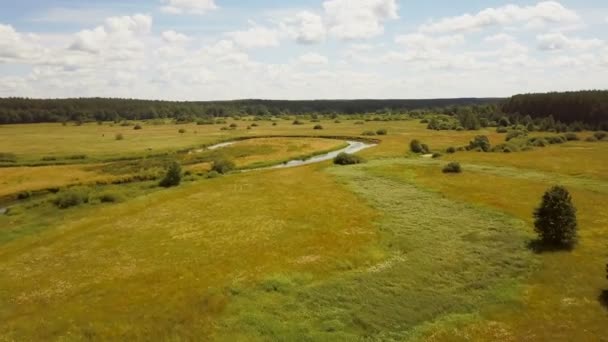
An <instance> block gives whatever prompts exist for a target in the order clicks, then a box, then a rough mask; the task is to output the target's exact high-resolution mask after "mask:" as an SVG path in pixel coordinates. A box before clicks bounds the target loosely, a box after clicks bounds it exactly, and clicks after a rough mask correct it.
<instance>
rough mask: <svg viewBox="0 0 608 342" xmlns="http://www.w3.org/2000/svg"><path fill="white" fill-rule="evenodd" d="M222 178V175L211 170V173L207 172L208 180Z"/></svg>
mask: <svg viewBox="0 0 608 342" xmlns="http://www.w3.org/2000/svg"><path fill="white" fill-rule="evenodd" d="M219 176H221V174H220V173H219V172H217V171H215V170H211V171H209V172H207V175H206V176H205V177H206V178H209V179H212V178H217V177H219Z"/></svg>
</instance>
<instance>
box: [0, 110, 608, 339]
mask: <svg viewBox="0 0 608 342" xmlns="http://www.w3.org/2000/svg"><path fill="white" fill-rule="evenodd" d="M232 122H234V121H232V120H230V121H229V122H228V124H230V123H232ZM236 123H237V124H238V126H239V127H238V129H237V130H235V131H220V127H222V126H223V125H210V126H197V125H170V124H167V125H158V126H155V125H151V124H146V123H144V125H143V129H142V130H140V131H132V130H131V127H119V126H113V127H110V126H109V125H108V124H107V123H106V124H104V125H103V126H98V125H97V124H86V125H84V126H61V125H59V124H52V125H51V124H41V125H38V124H36V125H16V126H2V127H0V132H1V133H2V134H0V146H2V151H0V152H11V153H15V154H16V155H17V156H18V158H19V162H28V161H36V160H39V159H40V158H42V157H44V156H51V155H52V156H69V155H75V154H86V155H87V157H88V158H87V159H85V160H78V161H73V163H74V164H72V165H63V166H41V167H31V168H26V167H7V168H0V185H2V188H0V197H2V196H6V195H10V194H16V193H18V192H21V191H31V190H36V189H47V188H52V187H64V186H67V185H73V184H80V183H83V184H88V183H94V182H97V181H108V180H113V179H117V178H120V177H126V176H129V175H137V174H144V173H146V172H149V171H150V170H157V169H162V167H161V166H163V165H164V164H163V163H164V162H165V159H158V160H157V159H154V158H166V159H167V160H170V159H172V158H174V157H175V158H177V159H178V160H180V161H181V162H183V163H185V164H188V163H189V162H190V161H200V163H195V164H191V165H185V166H184V169H185V170H189V171H194V174H193V175H190V176H187V177H185V178H184V180H183V182H182V184H181V185H180V186H179V187H176V188H171V189H161V188H159V187H157V186H156V184H157V181H154V182H152V181H150V182H140V183H137V182H135V183H131V184H122V185H113V186H105V185H99V186H97V187H94V188H93V187H91V193H92V194H93V195H92V196H91V198H94V199H95V198H98V195H99V194H102V193H104V192H118V193H121V194H123V195H124V197H125V198H124V200H123V201H120V202H116V203H100V201H98V200H94V201H91V203H88V204H81V205H80V206H76V207H72V208H70V209H65V210H60V209H58V208H56V207H55V206H54V205H53V203H52V201H53V200H54V199H55V198H56V196H59V195H61V194H62V192H63V190H61V191H60V192H59V194H57V195H55V194H46V195H42V196H40V197H35V198H30V199H25V200H20V201H15V202H12V203H9V204H10V206H11V208H10V211H9V212H8V214H6V215H0V274H2V276H0V341H4V340H7V341H11V340H17V341H21V340H45V341H46V340H142V341H143V340H175V341H180V340H226V341H228V340H229V341H235V340H236V341H240V340H242V341H251V340H254V341H267V340H286V341H287V340H289V341H292V340H315V341H316V340H332V341H334V340H335V341H352V340H357V339H362V338H363V339H370V340H399V341H401V340H412V341H417V340H424V341H427V340H430V341H526V340H531V341H532V340H533V341H536V340H551V341H597V340H601V338H603V336H604V334H605V332H606V326H607V325H606V310H607V309H606V308H605V307H603V306H602V302H601V300H600V297H601V296H602V293H603V291H606V290H608V282H607V281H606V279H605V271H604V266H605V264H606V263H607V262H608V260H607V254H606V246H608V231H607V229H608V212H607V211H606V210H605V209H604V204H605V203H606V202H607V201H608V143H606V142H584V141H573V142H568V143H565V144H561V145H551V146H548V147H545V148H535V149H533V150H532V151H527V152H517V153H510V154H506V153H478V152H457V153H455V154H450V155H448V154H444V156H443V157H441V158H439V159H426V158H421V157H420V156H417V155H413V154H410V153H409V142H410V140H411V139H419V140H421V141H422V142H423V143H426V144H428V145H429V146H430V147H431V149H433V150H435V151H441V152H443V150H445V149H446V148H447V147H450V146H455V147H458V146H463V145H466V144H468V142H469V141H470V140H471V139H472V138H473V137H474V136H475V135H480V134H484V135H487V136H488V137H489V138H490V140H491V142H492V144H498V143H501V142H503V140H504V134H497V133H495V131H494V129H487V130H481V131H463V132H456V131H430V130H427V129H426V128H425V126H426V125H424V124H420V123H419V122H418V121H417V120H410V121H392V122H377V121H370V122H365V124H363V125H360V124H355V121H354V120H342V122H341V123H334V122H333V120H332V121H328V120H324V121H322V122H321V124H322V125H323V127H324V129H323V130H320V131H318V130H313V128H312V127H313V126H314V125H315V124H316V123H311V122H307V123H306V124H305V125H302V126H298V125H292V124H291V121H286V120H281V121H278V124H277V125H276V126H272V123H271V122H265V121H262V122H257V123H258V124H259V126H258V127H253V128H252V129H250V130H247V129H246V127H247V126H248V125H250V124H252V123H253V121H236ZM180 128H185V129H186V133H183V134H180V133H178V129H180ZM380 128H386V129H388V131H389V134H388V135H386V136H373V137H372V138H374V139H378V140H379V141H380V143H379V144H378V146H376V147H374V148H370V149H367V150H364V151H362V152H361V153H360V155H361V156H363V157H364V158H365V159H367V163H365V164H361V165H357V166H346V167H339V166H334V165H331V162H323V163H319V164H314V165H309V166H304V167H297V168H292V169H279V170H263V171H251V172H245V173H233V174H228V175H224V176H220V177H218V178H213V179H207V178H206V176H205V175H206V172H205V171H207V170H208V169H209V167H210V165H211V164H210V162H208V161H207V160H203V159H196V158H199V157H201V156H207V157H209V156H215V154H213V153H216V154H217V156H222V157H225V158H228V159H230V160H232V161H234V162H235V163H236V165H237V166H238V167H240V168H247V167H252V166H256V165H271V164H274V163H280V162H283V161H285V160H288V159H291V158H298V157H302V156H306V155H310V154H314V153H318V152H320V151H329V150H335V149H337V148H340V147H341V146H342V145H343V144H344V141H343V140H344V139H342V140H340V139H337V140H332V139H319V138H314V137H317V136H327V137H336V136H339V137H348V136H351V137H355V136H360V135H361V133H362V132H363V131H368V130H371V131H375V130H377V129H380ZM195 131H196V133H195ZM118 132H123V133H124V138H125V139H124V140H120V141H118V140H115V138H114V135H115V134H116V133H118ZM535 134H538V135H542V133H535ZM589 134H590V133H589V132H586V133H582V134H579V136H581V137H585V136H588V135H589ZM102 135H105V136H102ZM255 136H261V137H263V138H258V139H254V140H244V141H239V142H237V143H235V144H234V145H232V146H228V147H225V148H223V149H221V150H218V151H217V152H212V153H210V152H209V151H203V152H197V151H193V152H192V153H190V154H187V153H182V154H173V152H176V151H177V150H186V149H191V148H194V149H196V148H200V147H201V146H203V145H210V144H213V143H217V142H219V141H225V140H228V139H231V138H242V137H255ZM268 136H276V137H275V138H268ZM285 136H308V137H309V138H301V137H298V138H286V137H285ZM150 149H151V150H150ZM161 151H163V152H171V154H169V155H168V156H162V157H149V158H142V159H138V158H137V157H138V156H144V155H152V154H154V153H157V152H161ZM205 153H208V154H209V155H206V154H205ZM118 157H129V158H132V159H133V160H127V161H116V162H108V161H106V162H103V163H100V162H99V161H100V160H107V159H114V158H118ZM180 158H181V159H180ZM452 160H453V161H459V162H460V163H461V164H462V167H463V170H464V171H463V173H462V174H457V175H446V174H443V173H442V172H441V169H442V166H443V165H444V164H446V163H447V162H448V161H452ZM197 173H200V175H198V174H197ZM554 184H563V185H565V186H566V187H567V188H568V189H569V190H570V192H571V193H572V195H573V199H574V203H575V205H576V207H577V209H578V221H579V222H578V223H579V233H580V243H579V244H578V246H576V248H575V249H574V250H573V251H571V252H545V253H536V252H534V251H533V250H532V249H531V248H529V243H530V241H532V239H533V238H534V233H533V223H532V211H533V210H534V208H535V207H536V206H537V205H538V203H539V201H540V197H541V195H542V194H543V192H544V191H545V190H546V189H547V188H549V187H550V186H552V185H554Z"/></svg>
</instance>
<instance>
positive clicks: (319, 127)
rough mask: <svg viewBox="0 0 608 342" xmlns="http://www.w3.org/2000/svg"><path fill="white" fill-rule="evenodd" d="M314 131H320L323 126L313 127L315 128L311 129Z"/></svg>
mask: <svg viewBox="0 0 608 342" xmlns="http://www.w3.org/2000/svg"><path fill="white" fill-rule="evenodd" d="M313 128H314V129H315V130H322V129H323V126H321V125H315V127H313Z"/></svg>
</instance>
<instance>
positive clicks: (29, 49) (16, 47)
mask: <svg viewBox="0 0 608 342" xmlns="http://www.w3.org/2000/svg"><path fill="white" fill-rule="evenodd" d="M42 50H43V49H42V47H41V46H40V45H39V44H38V37H37V36H35V35H32V34H22V33H19V32H17V31H16V30H15V29H14V28H13V27H12V26H11V25H2V24H0V61H2V60H25V59H28V58H33V57H35V56H36V55H39V54H40V53H41V52H42Z"/></svg>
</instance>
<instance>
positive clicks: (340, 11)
mask: <svg viewBox="0 0 608 342" xmlns="http://www.w3.org/2000/svg"><path fill="white" fill-rule="evenodd" d="M323 8H324V10H325V15H326V21H327V25H328V27H329V33H330V34H331V35H332V36H334V37H336V38H338V39H344V40H352V39H364V38H371V37H375V36H378V35H380V34H382V33H384V22H385V21H386V20H390V19H397V18H398V17H399V16H398V13H397V12H398V6H397V1H396V0H326V1H325V2H324V3H323Z"/></svg>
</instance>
